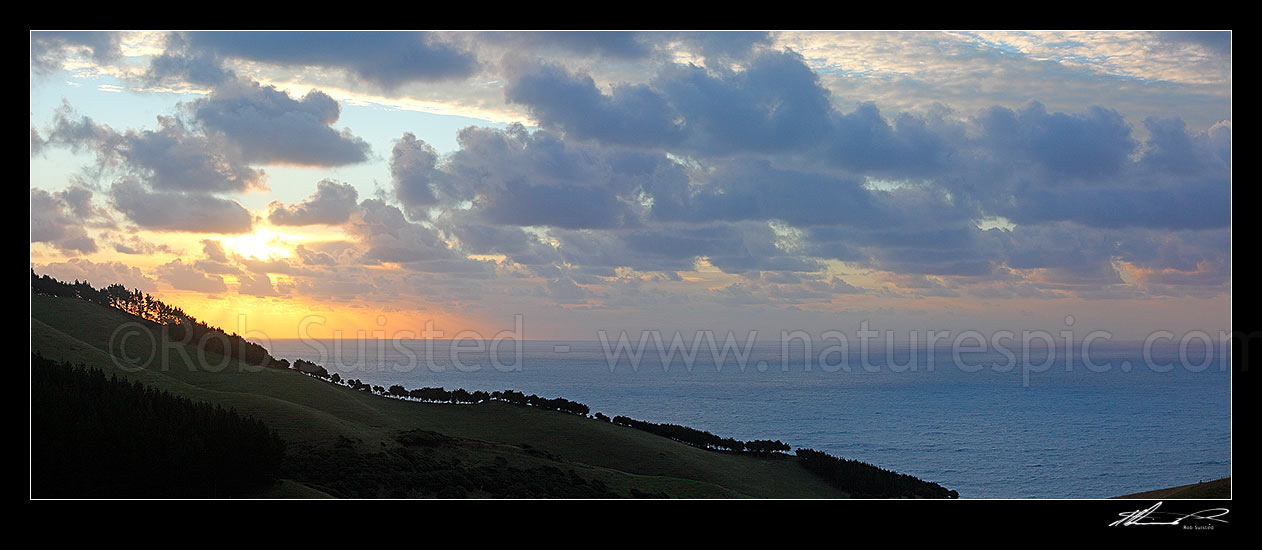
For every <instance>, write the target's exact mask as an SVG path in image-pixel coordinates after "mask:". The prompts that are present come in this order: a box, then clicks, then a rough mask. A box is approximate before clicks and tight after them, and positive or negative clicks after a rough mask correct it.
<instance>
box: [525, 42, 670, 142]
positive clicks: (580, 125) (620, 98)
mask: <svg viewBox="0 0 1262 550" xmlns="http://www.w3.org/2000/svg"><path fill="white" fill-rule="evenodd" d="M504 98H505V99H506V100H507V101H508V102H509V103H517V104H522V105H525V106H526V107H527V108H528V109H529V110H530V113H531V114H532V115H533V116H534V117H535V118H536V119H538V120H539V122H540V123H541V124H543V125H544V126H546V127H549V128H560V129H564V130H565V132H566V134H567V135H569V136H572V137H576V138H580V139H588V138H591V139H598V140H600V141H603V142H606V143H617V144H623V145H636V146H664V145H672V144H675V143H677V142H679V140H680V139H681V138H682V137H683V135H684V132H683V126H682V125H680V124H677V123H676V118H677V117H678V114H677V113H676V112H675V110H674V109H673V108H672V107H671V106H670V105H669V103H668V101H667V98H665V97H664V96H662V95H661V94H659V93H658V92H656V91H655V90H653V89H651V88H650V87H648V86H645V85H620V86H615V87H614V88H613V91H612V93H611V94H610V95H605V94H603V93H601V91H600V90H598V89H597V88H596V83H595V82H594V81H593V80H592V79H591V77H590V76H587V75H582V74H579V75H571V74H570V73H569V72H568V71H566V70H565V69H564V68H563V67H560V66H557V65H551V64H546V63H539V64H535V65H532V66H528V67H526V68H524V69H518V72H517V74H515V75H514V76H513V78H511V79H510V82H509V84H508V85H507V86H506V87H505V88H504Z"/></svg>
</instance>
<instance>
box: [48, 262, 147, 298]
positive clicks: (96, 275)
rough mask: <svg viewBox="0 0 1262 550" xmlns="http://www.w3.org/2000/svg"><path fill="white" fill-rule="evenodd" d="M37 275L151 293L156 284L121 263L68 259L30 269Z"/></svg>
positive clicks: (100, 286) (131, 267)
mask: <svg viewBox="0 0 1262 550" xmlns="http://www.w3.org/2000/svg"><path fill="white" fill-rule="evenodd" d="M32 268H33V269H34V270H35V272H36V273H38V274H47V275H50V276H52V277H54V278H56V279H58V280H61V281H76V280H77V281H87V282H88V283H91V284H92V286H94V287H96V288H104V287H107V286H109V285H112V284H121V285H123V286H124V287H127V288H128V289H137V288H138V289H140V290H141V291H142V292H153V291H154V290H156V289H157V286H158V285H157V283H156V281H154V279H153V278H151V277H149V276H147V275H145V274H144V272H143V271H141V270H140V268H138V267H135V266H129V265H126V264H124V263H122V262H99V263H97V262H92V261H89V260H85V259H82V258H70V259H69V260H66V261H64V262H54V263H49V264H44V265H41V266H33V267H32Z"/></svg>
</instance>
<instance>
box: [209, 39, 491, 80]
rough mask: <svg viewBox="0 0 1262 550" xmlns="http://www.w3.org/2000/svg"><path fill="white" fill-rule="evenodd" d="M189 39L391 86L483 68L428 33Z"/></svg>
mask: <svg viewBox="0 0 1262 550" xmlns="http://www.w3.org/2000/svg"><path fill="white" fill-rule="evenodd" d="M184 39H185V40H186V41H187V43H188V45H189V47H190V49H191V50H193V51H208V52H213V53H215V54H216V55H218V56H220V57H231V58H238V59H245V60H249V61H257V62H262V63H271V64H277V65H287V66H299V67H303V66H308V67H333V68H339V69H343V70H345V71H347V72H348V73H350V74H352V75H354V76H356V77H357V78H359V79H361V80H364V81H366V82H369V83H372V84H374V85H376V86H379V87H381V88H384V89H387V90H392V89H395V88H398V87H399V86H402V85H404V84H408V83H412V82H435V81H441V80H451V79H463V78H466V77H468V76H470V75H472V74H473V72H474V71H475V70H476V69H477V66H478V64H477V59H476V57H475V56H473V55H472V54H471V53H469V52H465V51H461V50H460V49H458V48H456V47H455V46H453V45H450V44H447V43H444V42H441V41H440V40H439V39H438V37H437V36H436V35H434V34H432V33H423V32H384V31H383V32H307V31H302V32H297V31H295V32H270V33H268V32H248V31H246V32H188V33H184Z"/></svg>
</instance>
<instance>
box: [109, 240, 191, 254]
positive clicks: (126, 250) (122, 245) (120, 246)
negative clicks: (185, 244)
mask: <svg viewBox="0 0 1262 550" xmlns="http://www.w3.org/2000/svg"><path fill="white" fill-rule="evenodd" d="M110 244H111V245H112V246H113V247H114V250H115V251H116V252H118V253H120V254H132V255H137V256H150V255H153V254H158V253H163V254H176V251H175V250H174V249H172V248H171V247H170V246H168V245H166V244H154V243H152V242H149V241H147V240H145V239H142V238H140V236H138V235H128V236H127V237H125V238H118V239H115V240H113V241H112V242H111V243H110Z"/></svg>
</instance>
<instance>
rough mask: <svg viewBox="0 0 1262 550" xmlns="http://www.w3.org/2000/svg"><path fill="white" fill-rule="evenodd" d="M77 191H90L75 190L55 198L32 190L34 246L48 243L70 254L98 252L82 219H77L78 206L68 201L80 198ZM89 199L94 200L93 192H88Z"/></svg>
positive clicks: (57, 194)
mask: <svg viewBox="0 0 1262 550" xmlns="http://www.w3.org/2000/svg"><path fill="white" fill-rule="evenodd" d="M76 189H78V190H82V191H87V190H86V189H82V188H73V187H72V188H70V189H67V190H66V191H62V192H60V193H56V194H53V193H49V192H47V191H44V190H43V189H36V188H34V187H32V188H31V242H33V243H48V244H51V245H53V246H54V247H56V248H57V249H58V250H61V251H62V252H65V253H70V254H80V253H82V254H91V253H93V252H96V251H97V245H96V241H95V240H93V239H92V237H90V236H88V233H87V230H86V229H85V228H84V225H83V218H82V217H80V216H78V215H76V212H75V204H73V203H72V202H71V201H68V200H67V198H70V199H72V200H73V199H76V198H79V192H78V191H76ZM87 199H88V200H90V199H91V192H90V191H87ZM80 208H83V206H82V205H80Z"/></svg>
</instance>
